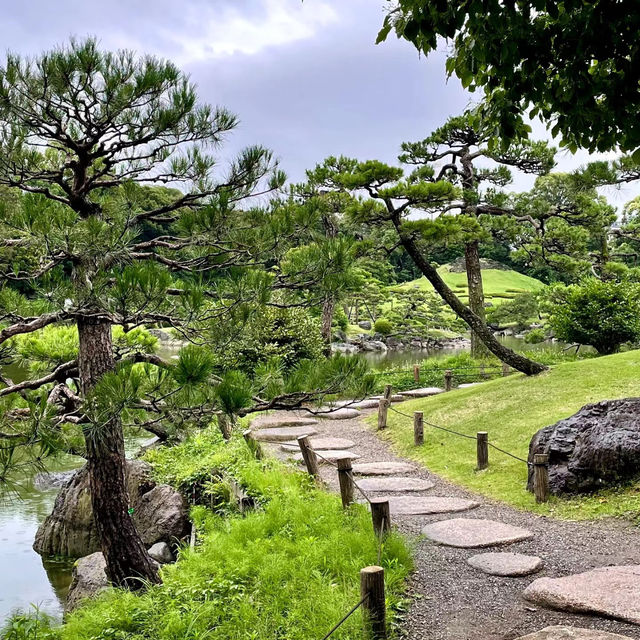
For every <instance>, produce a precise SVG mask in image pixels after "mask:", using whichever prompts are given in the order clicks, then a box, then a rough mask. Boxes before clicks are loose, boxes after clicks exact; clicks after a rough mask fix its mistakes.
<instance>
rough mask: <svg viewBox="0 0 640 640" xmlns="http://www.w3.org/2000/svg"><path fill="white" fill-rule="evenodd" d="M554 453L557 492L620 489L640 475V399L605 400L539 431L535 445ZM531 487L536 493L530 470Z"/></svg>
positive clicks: (535, 450)
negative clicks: (620, 486) (611, 487)
mask: <svg viewBox="0 0 640 640" xmlns="http://www.w3.org/2000/svg"><path fill="white" fill-rule="evenodd" d="M536 453H547V454H549V488H550V490H551V493H553V494H555V495H560V494H575V493H585V492H589V491H595V490H597V489H601V488H603V487H609V486H614V485H616V484H619V483H620V482H626V481H629V480H632V479H633V478H635V477H637V476H638V475H640V398H624V399H622V400H604V401H603V402H598V403H596V404H588V405H585V406H584V407H582V409H580V411H578V412H577V413H576V414H574V415H572V416H570V417H569V418H565V419H564V420H560V421H559V422H556V424H553V425H551V426H549V427H545V428H544V429H541V430H540V431H538V432H537V433H536V434H535V435H534V436H533V438H532V439H531V443H530V445H529V462H532V461H533V456H534V454H536ZM527 488H528V489H529V490H530V491H531V490H532V489H533V469H532V466H531V465H529V480H528V483H527Z"/></svg>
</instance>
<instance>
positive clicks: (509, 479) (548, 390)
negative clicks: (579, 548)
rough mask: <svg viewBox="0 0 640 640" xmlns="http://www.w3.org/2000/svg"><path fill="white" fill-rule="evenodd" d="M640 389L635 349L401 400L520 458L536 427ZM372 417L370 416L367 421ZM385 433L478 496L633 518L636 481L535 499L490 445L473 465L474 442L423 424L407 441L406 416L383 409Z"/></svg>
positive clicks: (406, 408)
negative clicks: (419, 436)
mask: <svg viewBox="0 0 640 640" xmlns="http://www.w3.org/2000/svg"><path fill="white" fill-rule="evenodd" d="M639 394H640V351H628V352H625V353H620V354H616V355H613V356H606V357H601V358H589V359H585V360H578V361H575V362H564V363H561V364H557V365H554V366H552V368H551V369H550V370H549V371H547V372H545V373H542V374H540V375H538V376H535V377H531V378H527V377H525V376H523V375H520V374H517V375H511V376H508V377H506V378H499V379H495V380H491V381H489V382H486V383H483V384H482V385H478V386H476V387H469V388H466V389H456V390H454V391H452V392H450V393H447V394H442V395H439V396H435V397H431V398H426V399H420V400H413V401H410V402H405V403H403V404H402V405H401V406H400V407H399V408H400V409H401V410H402V411H403V412H404V413H407V414H409V415H412V414H413V412H414V411H423V412H424V419H425V421H426V422H430V423H432V424H436V425H440V426H443V427H448V428H450V429H455V430H457V431H459V432H462V433H465V434H468V435H472V436H475V434H476V433H477V432H478V431H487V432H488V433H489V439H490V441H491V442H493V443H494V444H496V445H497V446H499V447H501V448H503V449H505V450H507V451H510V452H512V453H514V454H516V455H518V456H520V457H522V458H525V459H526V457H527V453H528V447H529V441H530V440H531V437H532V436H533V434H534V433H535V432H536V431H537V430H538V429H541V428H542V427H545V426H547V425H550V424H553V423H554V422H557V421H558V420H560V419H562V418H566V417H568V416H570V415H572V414H573V413H575V412H576V411H578V409H580V407H582V406H583V405H585V404H588V403H591V402H598V401H600V400H604V399H615V398H624V397H628V396H637V395H639ZM373 421H374V418H372V419H371V424H372V425H373ZM388 424H389V428H388V429H387V431H386V433H385V436H384V437H387V438H389V439H390V440H391V442H392V443H393V444H394V445H395V447H396V449H397V451H398V452H399V453H400V454H402V455H404V456H407V457H409V458H412V459H414V460H417V461H418V462H420V463H422V464H424V465H425V466H426V467H428V468H429V469H430V470H432V471H433V472H435V473H437V474H439V475H441V476H443V477H445V478H448V479H450V480H452V481H454V482H456V483H459V484H461V485H464V486H466V487H469V488H470V489H473V490H474V491H477V492H479V493H481V494H484V495H487V496H490V497H492V498H495V499H498V500H502V501H504V502H507V503H509V504H511V505H514V506H516V507H519V508H522V509H528V510H531V511H535V512H538V513H541V514H553V515H556V516H559V517H564V518H574V519H586V518H596V517H604V516H625V517H633V518H635V517H637V515H638V514H639V513H640V481H639V482H636V483H632V484H628V485H624V486H620V487H616V488H613V489H609V490H605V491H601V492H598V493H595V494H591V495H587V496H583V497H577V498H572V499H564V498H563V499H560V498H552V499H551V501H550V502H549V503H547V504H544V505H537V504H536V503H535V500H534V498H533V496H532V495H531V494H530V493H528V492H527V491H526V480H527V467H526V465H525V464H524V463H523V462H520V461H518V460H514V459H513V458H510V457H508V456H505V455H503V454H501V453H499V452H498V451H495V450H490V452H489V454H490V466H489V468H488V469H487V470H485V471H481V472H477V471H475V464H476V453H475V442H474V441H473V440H467V439H463V438H460V437H458V436H455V435H452V434H449V433H446V432H444V431H441V430H438V429H434V428H432V427H428V426H425V444H424V446H422V447H420V448H416V447H414V445H413V425H412V420H411V419H409V418H405V417H403V416H401V415H398V414H397V413H395V412H394V411H391V412H389V418H388Z"/></svg>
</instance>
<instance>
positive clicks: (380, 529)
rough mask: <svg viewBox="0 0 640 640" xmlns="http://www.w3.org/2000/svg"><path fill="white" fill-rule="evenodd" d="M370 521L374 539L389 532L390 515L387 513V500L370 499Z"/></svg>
mask: <svg viewBox="0 0 640 640" xmlns="http://www.w3.org/2000/svg"><path fill="white" fill-rule="evenodd" d="M371 520H372V521H373V531H374V533H375V534H376V537H378V538H379V537H380V536H381V535H385V534H386V533H389V531H391V514H390V511H389V499H388V498H372V500H371Z"/></svg>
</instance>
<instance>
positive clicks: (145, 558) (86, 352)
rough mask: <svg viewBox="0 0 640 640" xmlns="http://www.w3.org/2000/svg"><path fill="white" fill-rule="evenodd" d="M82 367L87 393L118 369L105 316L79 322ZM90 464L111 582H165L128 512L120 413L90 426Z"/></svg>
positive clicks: (87, 431) (95, 516) (94, 503)
mask: <svg viewBox="0 0 640 640" xmlns="http://www.w3.org/2000/svg"><path fill="white" fill-rule="evenodd" d="M78 336H79V339H80V350H79V354H78V369H79V374H80V385H81V388H82V393H83V395H84V397H85V398H86V397H87V394H89V393H90V392H91V390H92V389H93V388H94V387H95V385H96V384H97V383H98V381H99V380H100V378H102V376H103V375H104V374H105V373H109V372H111V371H113V370H114V369H115V364H114V360H113V348H112V344H111V324H110V323H109V322H107V321H105V320H97V319H94V318H81V319H79V320H78ZM85 444H86V448H87V466H88V469H89V486H90V489H91V506H92V509H93V519H94V522H95V525H96V530H97V532H98V537H99V539H100V546H101V548H102V553H103V554H104V557H105V560H106V563H107V568H106V572H107V577H108V578H109V580H110V581H111V583H112V584H114V585H115V586H118V587H127V588H129V589H140V588H141V587H144V586H145V582H152V583H157V582H159V581H160V578H159V576H158V570H157V567H156V565H155V563H153V561H152V559H151V558H150V557H149V555H148V554H147V550H146V549H145V546H144V544H143V542H142V540H141V538H140V536H139V534H138V532H137V531H136V528H135V526H134V524H133V520H132V519H131V515H130V514H129V511H128V509H129V496H128V493H127V485H126V481H125V474H124V467H125V453H124V435H123V433H122V423H121V422H120V418H119V416H112V417H105V421H104V422H103V423H101V424H98V425H94V424H90V425H89V426H88V427H85Z"/></svg>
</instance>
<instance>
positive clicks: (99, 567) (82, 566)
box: [65, 552, 109, 612]
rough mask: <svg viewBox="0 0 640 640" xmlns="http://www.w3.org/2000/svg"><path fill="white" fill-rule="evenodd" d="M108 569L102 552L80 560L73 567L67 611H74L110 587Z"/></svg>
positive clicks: (66, 605)
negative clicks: (86, 600) (86, 599)
mask: <svg viewBox="0 0 640 640" xmlns="http://www.w3.org/2000/svg"><path fill="white" fill-rule="evenodd" d="M106 567H107V563H106V562H105V560H104V556H103V555H102V553H101V552H97V553H92V554H91V555H89V556H85V557H84V558H80V559H79V560H78V561H77V562H76V563H75V564H74V565H73V573H72V578H71V584H70V585H69V593H68V594H67V602H66V604H65V611H67V612H69V611H73V610H74V609H75V608H76V607H77V606H78V605H79V604H80V602H81V601H82V600H84V599H85V598H92V597H95V596H97V595H98V594H99V593H100V592H101V591H104V590H105V589H107V588H108V587H109V580H108V579H107V574H106V573H105V569H106Z"/></svg>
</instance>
